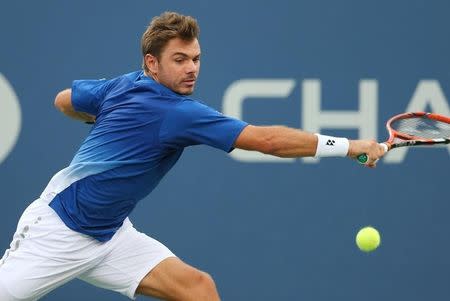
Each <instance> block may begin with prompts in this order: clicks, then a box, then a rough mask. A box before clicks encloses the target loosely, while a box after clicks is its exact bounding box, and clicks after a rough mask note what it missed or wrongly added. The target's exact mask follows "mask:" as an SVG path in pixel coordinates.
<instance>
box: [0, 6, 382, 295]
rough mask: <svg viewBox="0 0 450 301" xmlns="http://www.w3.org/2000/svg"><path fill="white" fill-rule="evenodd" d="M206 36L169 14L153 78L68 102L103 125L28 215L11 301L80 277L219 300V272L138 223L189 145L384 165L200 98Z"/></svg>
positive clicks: (124, 79)
mask: <svg viewBox="0 0 450 301" xmlns="http://www.w3.org/2000/svg"><path fill="white" fill-rule="evenodd" d="M198 34H199V27H198V25H197V22H196V20H195V19H193V18H192V17H189V16H183V15H180V14H177V13H172V12H166V13H163V14H162V15H160V16H158V17H155V18H154V19H153V20H152V22H151V23H150V25H149V27H148V28H147V30H146V31H145V33H144V34H143V36H142V53H143V70H140V71H136V72H132V73H128V74H125V75H121V76H119V77H116V78H114V79H110V80H105V79H102V80H76V81H74V82H73V84H72V88H71V89H67V90H64V91H61V92H60V93H59V94H58V95H57V96H56V99H55V105H56V107H57V108H58V109H60V110H61V111H62V112H63V113H64V114H66V115H67V116H69V117H73V118H75V119H79V120H81V121H84V122H88V123H93V127H92V130H91V132H90V133H89V135H88V136H87V138H86V140H85V141H84V142H83V143H82V145H81V147H80V149H79V150H78V152H77V153H76V154H75V157H74V158H73V160H72V162H71V163H70V165H69V166H68V167H66V168H64V169H62V170H61V171H59V172H58V173H56V174H55V175H54V176H53V178H52V179H51V180H50V182H49V183H48V186H47V187H46V188H45V190H44V191H43V192H42V194H41V196H40V197H39V198H38V199H37V200H36V201H34V202H33V203H31V205H30V206H29V207H28V208H27V209H26V210H25V211H24V213H23V215H22V216H21V218H20V220H19V222H18V226H17V230H16V233H15V234H14V237H13V240H12V242H11V245H10V248H9V249H8V250H7V251H6V252H5V254H4V256H3V258H2V259H1V261H0V300H1V301H19V300H37V299H39V298H41V297H42V296H44V295H46V294H47V293H49V292H50V291H51V290H53V289H55V288H57V287H59V286H61V285H63V284H64V283H66V282H68V281H70V280H72V279H74V278H78V279H81V280H84V281H86V282H88V283H91V284H93V285H95V286H98V287H102V288H105V289H109V290H113V291H116V292H119V293H121V294H123V295H125V296H128V297H129V298H131V299H134V298H135V296H136V295H137V294H142V295H146V296H153V297H156V298H160V299H163V300H182V301H190V300H192V301H203V300H205V301H206V300H208V301H214V300H219V299H220V298H219V294H218V292H217V289H216V286H215V284H214V281H213V280H212V278H211V277H210V276H209V275H208V274H207V273H205V272H203V271H200V270H198V269H196V268H194V267H192V266H190V265H188V264H186V263H184V262H183V261H181V260H180V259H179V258H177V257H176V256H175V255H174V253H172V252H171V251H170V250H169V249H168V248H167V247H166V246H164V245H163V244H161V243H160V242H158V241H156V240H155V239H153V238H151V237H149V236H148V235H146V234H143V233H140V232H138V231H137V230H136V229H135V228H134V227H133V225H132V223H131V222H130V220H129V219H128V215H129V214H130V212H131V211H132V210H133V208H134V207H135V206H136V204H137V202H138V201H139V200H141V199H142V198H144V197H145V196H146V195H148V194H149V193H150V192H151V191H152V190H153V189H154V188H155V187H156V186H157V185H158V183H159V181H160V180H161V179H162V178H163V177H164V175H165V174H166V173H167V172H168V171H169V170H170V169H171V168H172V166H173V165H174V164H175V163H176V162H177V160H178V159H179V158H180V156H181V154H182V152H183V149H184V148H185V147H187V146H191V145H196V144H206V145H209V146H212V147H215V148H218V149H221V150H223V151H225V152H231V151H232V150H233V148H240V149H245V150H256V151H260V152H262V153H266V154H271V155H275V156H279V157H304V156H316V157H321V156H349V157H353V158H354V157H355V156H357V155H359V154H362V153H366V154H368V156H369V158H370V159H369V162H368V163H367V165H368V166H370V167H374V166H375V164H376V160H377V159H378V158H380V157H381V156H382V155H383V153H384V150H383V148H382V147H380V146H379V145H378V144H377V143H376V142H375V141H369V140H353V141H350V140H348V139H346V138H340V137H330V136H323V135H319V134H311V133H306V132H304V131H301V130H296V129H292V128H287V127H283V126H253V125H249V124H247V123H246V122H244V121H241V120H237V119H234V118H230V117H227V116H224V115H222V114H221V113H219V112H217V111H216V110H214V109H212V108H210V107H208V106H207V105H205V104H203V103H202V102H200V101H197V100H194V99H192V98H189V97H188V95H190V94H191V93H192V92H193V91H194V87H195V84H196V80H197V77H198V74H199V70H200V55H201V51H200V45H199V41H198Z"/></svg>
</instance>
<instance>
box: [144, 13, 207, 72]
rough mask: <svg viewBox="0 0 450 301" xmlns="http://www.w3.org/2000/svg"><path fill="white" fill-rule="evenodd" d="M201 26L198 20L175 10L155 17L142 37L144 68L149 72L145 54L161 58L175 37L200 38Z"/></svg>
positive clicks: (188, 39) (189, 39)
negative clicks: (165, 48)
mask: <svg viewBox="0 0 450 301" xmlns="http://www.w3.org/2000/svg"><path fill="white" fill-rule="evenodd" d="M199 33H200V28H199V26H198V23H197V20H196V19H194V18H193V17H191V16H184V15H181V14H178V13H175V12H164V13H162V14H161V15H159V16H157V17H154V18H153V19H152V21H151V22H150V24H149V26H148V27H147V30H146V31H145V32H144V34H143V35H142V38H141V49H142V56H143V62H142V68H143V69H144V70H145V71H146V72H149V70H148V68H147V66H146V65H145V55H146V54H151V55H153V56H155V57H156V58H158V59H160V56H161V53H162V51H163V50H164V47H165V46H166V45H167V43H168V42H169V41H170V40H171V39H174V38H180V39H183V40H186V41H191V40H194V39H197V38H198V35H199Z"/></svg>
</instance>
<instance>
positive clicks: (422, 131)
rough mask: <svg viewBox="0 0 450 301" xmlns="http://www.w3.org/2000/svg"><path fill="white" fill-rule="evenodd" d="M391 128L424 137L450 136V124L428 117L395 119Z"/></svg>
mask: <svg viewBox="0 0 450 301" xmlns="http://www.w3.org/2000/svg"><path fill="white" fill-rule="evenodd" d="M391 128H392V129H393V130H395V131H397V132H398V133H400V134H402V133H403V134H407V135H410V136H415V137H418V138H424V139H439V138H446V139H447V138H449V137H450V124H449V123H446V122H443V121H438V120H434V119H430V118H426V117H419V118H417V117H416V118H404V119H399V120H394V121H393V122H392V123H391Z"/></svg>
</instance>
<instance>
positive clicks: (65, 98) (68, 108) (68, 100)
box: [55, 89, 95, 123]
mask: <svg viewBox="0 0 450 301" xmlns="http://www.w3.org/2000/svg"><path fill="white" fill-rule="evenodd" d="M55 107H56V108H58V110H60V111H61V112H63V113H64V114H65V115H67V116H69V117H71V118H74V119H77V120H81V121H84V122H88V123H93V122H95V116H93V115H91V114H87V113H84V112H77V111H75V109H74V108H73V106H72V90H71V89H65V90H63V91H61V92H59V93H58V94H57V95H56V98H55Z"/></svg>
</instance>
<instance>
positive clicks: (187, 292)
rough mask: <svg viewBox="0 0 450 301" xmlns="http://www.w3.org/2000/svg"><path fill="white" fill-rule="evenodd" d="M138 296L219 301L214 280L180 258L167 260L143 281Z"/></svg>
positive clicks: (187, 300) (185, 300)
mask: <svg viewBox="0 0 450 301" xmlns="http://www.w3.org/2000/svg"><path fill="white" fill-rule="evenodd" d="M137 293H138V294H142V295H147V296H153V297H157V298H160V299H163V300H183V301H206V300H207V301H219V300H220V297H219V294H218V292H217V289H216V285H215V283H214V281H213V279H212V278H211V277H210V276H209V275H208V274H207V273H205V272H202V271H200V270H198V269H196V268H194V267H192V266H190V265H188V264H186V263H184V262H183V261H181V260H180V259H178V258H167V259H166V260H164V261H162V262H161V263H160V264H159V265H157V266H156V267H155V268H154V269H153V270H152V271H150V272H149V273H148V274H147V275H146V276H145V277H144V279H142V281H141V283H140V284H139V287H138V289H137Z"/></svg>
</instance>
